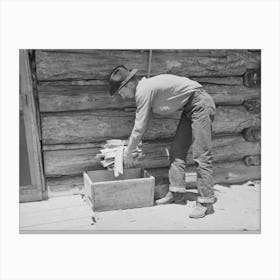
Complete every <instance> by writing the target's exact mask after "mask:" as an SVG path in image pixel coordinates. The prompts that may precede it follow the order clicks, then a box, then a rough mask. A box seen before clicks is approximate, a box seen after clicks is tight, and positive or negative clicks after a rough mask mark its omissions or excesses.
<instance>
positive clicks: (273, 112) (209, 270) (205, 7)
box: [0, 0, 280, 280]
mask: <svg viewBox="0 0 280 280" xmlns="http://www.w3.org/2000/svg"><path fill="white" fill-rule="evenodd" d="M0 20H1V59H0V61H1V81H0V86H1V100H0V106H1V108H0V114H1V115H0V121H1V158H0V160H1V174H0V180H1V184H0V185H1V194H0V198H1V202H0V207H1V208H0V211H1V227H0V228H1V236H0V238H1V244H0V247H1V251H0V254H1V255H0V256H1V259H0V261H1V265H0V272H1V274H0V276H1V277H0V278H2V279H29V280H31V279H133V278H134V279H135V278H137V279H279V278H280V272H279V263H280V257H279V256H280V254H279V248H280V246H279V239H280V231H279V222H280V218H279V213H280V211H279V205H280V201H279V198H280V194H279V188H280V184H279V170H280V168H279V167H280V166H279V143H280V141H279V140H280V139H279V128H280V125H279V103H280V101H279V92H280V91H279V89H280V87H279V77H280V71H279V61H280V59H279V49H280V45H279V34H280V30H279V2H278V1H272V0H271V1H269V0H263V1H210V0H208V1H186V2H183V1H173V2H167V1H162V2H160V1H152V2H145V1H142V2H136V1H135V2H131V1H130V2H129V1H123V2H120V1H118V2H117V1H113V2H110V1H103V2H98V1H93V2H90V1H83V2H82V1H76V2H74V1H72V2H71V1H69V2H66V1H61V2H57V1H24V0H21V1H2V2H1V15H0ZM163 47H165V48H224V49H226V48H261V49H262V122H263V123H262V186H263V187H262V233H261V234H259V235H248V234H246V235H234V234H233V235H218V234H212V235H197V234H193V235H190V234H187V235H182V234H181V235H167V234H166V235H163V234H162V235H156V234H154V235H140V234H134V235H62V234H60V235H43V234H40V235H20V234H19V232H18V219H19V217H18V180H17V179H18V178H17V176H18V169H17V166H18V161H17V160H16V159H18V149H17V147H18V83H17V82H18V73H19V71H18V70H19V69H18V50H19V49H28V48H147V49H155V48H163ZM16 81H17V82H16Z"/></svg>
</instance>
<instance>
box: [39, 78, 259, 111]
mask: <svg viewBox="0 0 280 280" xmlns="http://www.w3.org/2000/svg"><path fill="white" fill-rule="evenodd" d="M221 79H222V78H221ZM202 84H203V83H202ZM203 85H204V88H205V89H206V90H207V91H208V92H209V93H210V94H211V95H212V97H213V99H214V101H215V103H216V105H241V104H242V103H244V101H246V100H248V99H256V98H260V89H251V88H247V87H245V86H242V85H214V84H203ZM38 92H39V105H40V111H41V112H59V111H76V110H77V111H78V110H96V109H123V108H126V107H135V101H134V100H128V101H123V100H120V99H119V98H118V97H111V96H110V95H109V93H108V92H109V91H108V84H107V82H105V81H94V82H92V83H91V84H90V85H88V84H86V85H79V84H78V85H77V84H72V82H60V83H58V82H46V83H40V85H39V86H38Z"/></svg>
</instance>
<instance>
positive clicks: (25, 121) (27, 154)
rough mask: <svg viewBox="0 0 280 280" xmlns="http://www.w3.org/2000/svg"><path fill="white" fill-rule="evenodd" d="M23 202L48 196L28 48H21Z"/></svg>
mask: <svg viewBox="0 0 280 280" xmlns="http://www.w3.org/2000/svg"><path fill="white" fill-rule="evenodd" d="M19 54H20V98H21V102H20V104H21V106H20V111H21V112H20V184H19V200H20V202H27V201H36V200H42V199H43V198H44V197H45V196H46V191H45V180H44V174H43V165H42V153H41V142H40V133H39V131H40V122H39V116H38V110H37V104H36V101H35V92H34V88H33V84H32V77H31V66H30V59H29V54H28V50H20V53H19Z"/></svg>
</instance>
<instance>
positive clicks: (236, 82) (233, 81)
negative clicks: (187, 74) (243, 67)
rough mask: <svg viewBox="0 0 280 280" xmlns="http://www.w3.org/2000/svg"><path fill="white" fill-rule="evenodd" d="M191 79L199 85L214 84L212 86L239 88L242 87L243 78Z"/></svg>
mask: <svg viewBox="0 0 280 280" xmlns="http://www.w3.org/2000/svg"><path fill="white" fill-rule="evenodd" d="M191 79H193V80H195V81H197V82H199V83H201V84H214V85H228V86H241V85H243V78H242V77H239V76H227V77H191Z"/></svg>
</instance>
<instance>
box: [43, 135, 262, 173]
mask: <svg viewBox="0 0 280 280" xmlns="http://www.w3.org/2000/svg"><path fill="white" fill-rule="evenodd" d="M169 146H170V142H169V141H167V142H164V141H159V142H156V143H149V142H148V143H143V146H142V149H143V155H144V157H143V158H142V159H139V160H138V166H141V167H143V168H157V167H167V166H168V165H169V160H168V157H167V155H166V151H165V149H166V148H168V147H169ZM98 153H99V149H97V148H90V149H88V148H85V149H76V150H57V151H45V152H44V166H45V172H46V176H49V177H50V176H61V175H74V174H81V173H82V172H83V171H85V170H93V169H103V167H102V166H101V164H100V160H99V159H98V158H96V157H95V156H96V154H98ZM258 154H260V144H259V143H257V142H247V141H246V140H244V139H243V137H242V136H232V137H223V138H217V139H214V140H213V161H215V162H216V161H223V160H227V159H229V160H236V159H241V158H243V157H244V156H250V155H258ZM187 163H188V164H189V165H190V164H194V162H193V159H192V151H191V150H190V151H189V154H188V156H187Z"/></svg>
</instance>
